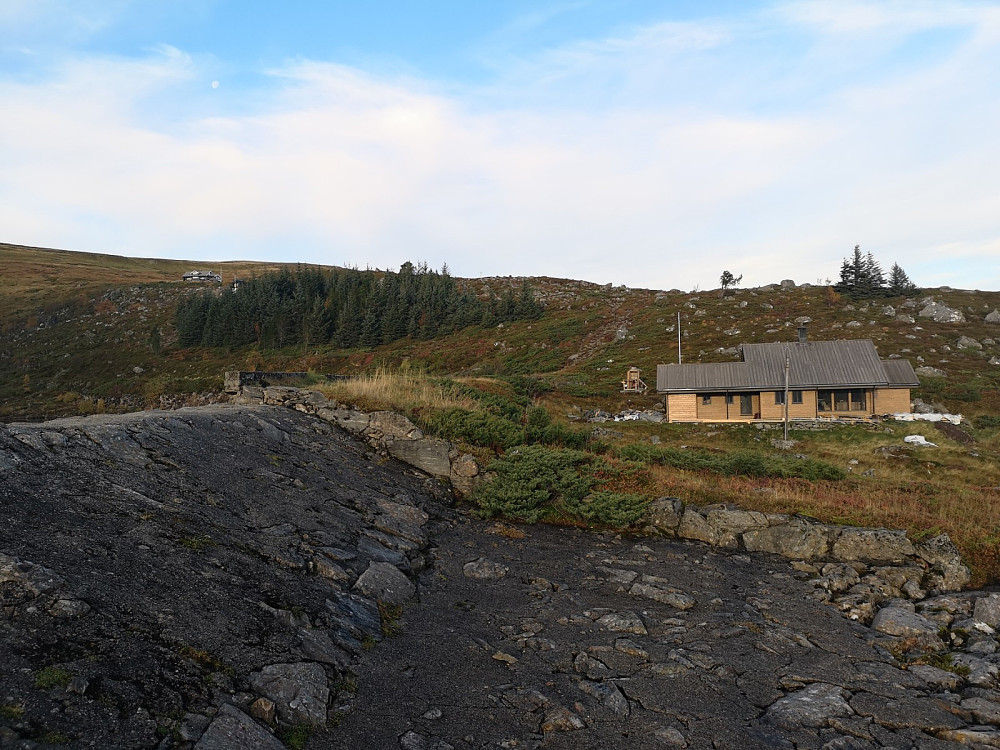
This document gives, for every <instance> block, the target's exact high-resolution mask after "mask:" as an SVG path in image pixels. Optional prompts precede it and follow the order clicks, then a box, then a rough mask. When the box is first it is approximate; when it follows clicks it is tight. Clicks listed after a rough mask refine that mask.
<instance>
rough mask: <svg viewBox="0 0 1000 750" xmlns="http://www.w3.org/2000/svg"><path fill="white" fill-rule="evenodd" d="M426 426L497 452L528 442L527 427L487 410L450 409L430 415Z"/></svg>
mask: <svg viewBox="0 0 1000 750" xmlns="http://www.w3.org/2000/svg"><path fill="white" fill-rule="evenodd" d="M426 426H427V428H428V429H429V430H430V431H431V432H433V433H434V434H435V435H439V436H440V437H443V438H445V439H447V440H461V441H463V442H466V443H469V444H470V445H479V446H483V447H486V448H492V449H493V450H495V451H500V450H503V449H504V448H510V447H512V446H515V445H520V444H521V443H523V442H524V429H523V428H522V427H521V426H520V425H517V424H514V423H513V422H511V421H510V420H508V419H504V418H503V417H499V416H495V415H493V414H490V413H488V412H485V411H469V410H468V409H457V408H456V409H448V410H447V411H443V412H437V413H435V414H432V415H431V416H430V417H428V418H427V420H426Z"/></svg>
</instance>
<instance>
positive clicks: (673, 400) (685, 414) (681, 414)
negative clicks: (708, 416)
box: [667, 393, 698, 422]
mask: <svg viewBox="0 0 1000 750" xmlns="http://www.w3.org/2000/svg"><path fill="white" fill-rule="evenodd" d="M696 399H697V397H696V396H695V395H694V394H693V393H671V394H668V395H667V421H668V422H695V421H697V420H698V406H697V401H696Z"/></svg>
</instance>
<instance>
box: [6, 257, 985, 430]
mask: <svg viewBox="0 0 1000 750" xmlns="http://www.w3.org/2000/svg"><path fill="white" fill-rule="evenodd" d="M0 267H2V268H3V269H4V284H3V285H2V286H0V317H2V320H3V326H2V330H0V362H3V363H4V367H3V368H2V371H0V419H12V418H26V419H40V418H45V417H52V416H59V415H67V414H76V413H81V412H87V411H101V410H108V411H121V410H128V409H135V408H141V407H145V406H153V405H158V404H159V403H161V397H162V398H164V399H165V401H166V402H169V403H177V402H178V400H181V401H183V400H185V399H187V400H192V401H195V400H197V395H198V394H210V393H212V392H214V391H217V390H219V386H220V385H221V374H222V372H223V371H224V370H226V369H272V370H282V369H284V370H312V371H316V372H330V373H341V374H357V373H359V372H364V371H367V370H370V369H371V368H372V366H373V365H388V366H390V367H392V366H398V365H400V364H401V363H404V362H406V363H407V364H408V365H409V366H410V367H416V368H417V369H421V370H426V371H428V372H430V373H435V374H442V375H452V376H456V375H467V376H511V375H529V376H536V377H541V378H543V379H544V380H545V381H546V382H545V387H546V390H550V391H551V392H550V394H549V396H548V397H547V398H548V400H549V402H550V403H552V404H553V405H557V406H558V407H559V408H563V407H567V408H568V407H571V406H577V407H579V408H581V409H584V408H593V407H601V408H604V409H609V410H616V409H617V408H620V407H622V406H625V405H627V404H632V405H636V406H642V407H643V408H645V407H648V406H650V405H652V404H653V403H654V402H655V398H654V397H652V396H647V397H622V396H621V395H620V394H619V393H618V391H619V387H618V383H619V381H620V380H621V378H622V377H623V376H624V371H625V368H626V367H628V366H631V365H635V366H638V367H640V368H642V370H643V372H644V375H645V377H646V379H647V382H648V383H650V384H652V382H653V380H654V379H655V368H656V365H657V364H659V363H663V362H671V361H676V358H677V345H676V335H677V334H676V328H675V325H676V317H677V313H678V312H680V313H681V315H682V329H683V347H684V352H683V353H684V360H685V361H686V362H695V361H702V362H711V361H726V360H732V359H733V358H734V357H735V356H736V350H735V348H734V347H736V346H738V345H739V344H740V343H743V342H751V341H755V342H767V341H780V340H788V339H790V338H792V337H793V336H794V329H795V326H796V325H797V322H796V321H797V320H800V319H803V318H808V319H809V322H808V327H809V335H810V337H811V338H813V339H827V338H862V337H864V338H871V339H872V340H873V341H874V342H875V344H876V346H877V347H878V349H879V352H880V354H881V356H883V357H890V356H902V357H905V358H907V359H909V360H910V361H911V362H912V363H913V364H914V366H920V365H927V366H933V367H936V368H939V369H940V370H942V371H943V372H945V373H946V376H945V377H941V378H930V379H925V381H924V383H923V384H922V387H921V389H919V390H917V391H916V392H915V393H914V396H916V397H920V398H923V399H924V400H926V401H933V402H936V403H940V405H942V406H945V407H946V408H948V409H949V410H952V411H956V412H962V413H964V414H967V415H975V414H981V413H983V414H988V413H994V414H995V413H997V412H998V411H1000V366H998V365H991V364H989V362H990V360H991V359H993V358H996V357H1000V344H998V343H995V342H996V341H997V339H998V338H1000V324H991V323H987V322H986V321H985V317H986V315H987V314H988V313H990V312H991V311H993V310H994V309H996V308H998V307H1000V292H989V291H964V290H952V289H926V290H923V291H921V292H920V293H919V294H917V295H914V296H913V297H911V298H889V299H885V300H879V301H877V302H875V303H870V304H866V303H863V302H862V303H851V302H850V301H848V300H843V299H838V298H837V296H836V295H834V294H832V293H831V292H830V291H829V290H828V289H827V288H826V287H816V286H809V285H800V286H798V287H796V288H789V289H786V288H783V287H781V286H779V285H773V286H771V287H765V288H760V289H745V290H744V289H739V290H736V291H735V292H731V293H730V294H728V295H727V296H725V297H723V296H721V294H720V291H719V290H714V291H704V292H692V293H685V292H681V291H679V290H670V291H656V290H646V289H627V288H623V287H612V286H610V285H607V286H601V285H598V284H594V283H589V282H584V281H573V280H567V279H553V278H535V279H529V282H530V284H531V285H532V287H533V288H534V290H535V292H536V295H537V296H538V298H539V299H540V300H541V301H542V302H543V303H544V305H545V314H544V316H543V318H542V319H541V320H539V321H530V322H527V321H526V322H519V323H513V324H508V325H505V326H503V327H497V328H490V329H482V328H478V327H472V328H467V329H464V330H462V331H460V332H458V333H455V334H452V335H450V336H447V337H444V338H438V339H433V340H428V341H414V340H411V339H404V340H401V341H398V342H395V343H393V344H390V345H386V346H380V347H375V348H360V349H359V348H356V349H348V350H343V349H338V348H336V347H333V346H308V347H306V346H299V347H294V348H285V349H280V350H260V349H258V348H256V347H244V348H240V349H234V350H227V349H204V348H181V347H179V346H178V344H177V336H176V331H175V330H174V327H173V314H174V310H175V309H176V306H177V304H178V302H179V301H180V300H182V299H185V298H186V297H188V296H189V295H192V294H197V293H198V292H199V291H201V290H202V289H203V288H204V287H202V286H200V285H198V284H185V283H184V282H182V281H180V277H181V274H183V273H184V272H186V271H189V270H192V269H193V268H200V269H201V268H205V269H207V268H211V269H212V270H215V271H218V272H220V273H222V275H223V277H224V280H225V281H226V282H229V281H231V280H232V278H233V277H235V276H240V277H244V278H246V277H250V276H252V275H254V274H262V273H265V272H266V271H269V270H274V269H276V268H278V267H279V266H277V265H275V264H263V263H250V262H229V263H208V264H207V263H203V262H199V261H175V260H147V259H134V258H123V257H119V256H109V255H94V254H87V253H73V252H67V251H61V250H46V249H39V248H27V247H21V246H13V245H0ZM521 281H522V280H521V279H520V278H514V277H506V278H487V279H472V280H465V281H464V283H465V284H467V285H468V286H470V287H471V288H473V289H475V290H476V291H477V292H478V293H481V294H482V293H493V294H499V293H501V292H502V291H504V290H507V289H511V290H516V289H518V288H519V287H520V285H521ZM713 281H714V279H712V278H710V279H707V280H706V283H707V284H711V283H713ZM927 297H932V298H933V299H934V300H935V301H937V302H941V303H943V304H945V305H947V306H949V307H951V308H954V309H956V310H959V311H961V312H962V313H963V315H964V317H965V320H966V322H964V323H938V322H934V321H933V320H930V319H927V318H921V317H919V316H918V310H919V309H921V308H922V307H923V306H924V305H923V304H922V302H921V300H923V299H925V298H927ZM890 308H891V309H890ZM890 313H891V314H890ZM962 336H966V337H969V338H971V339H975V340H976V342H977V343H978V344H979V345H980V347H981V348H978V347H977V348H969V349H960V348H958V340H959V338H960V337H962ZM991 342H993V343H991ZM203 398H207V396H203Z"/></svg>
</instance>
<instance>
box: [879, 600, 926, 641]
mask: <svg viewBox="0 0 1000 750" xmlns="http://www.w3.org/2000/svg"><path fill="white" fill-rule="evenodd" d="M871 626H872V629H873V630H877V631H878V632H880V633H885V634H886V635H900V636H925V635H932V636H937V633H938V630H939V628H940V626H939V625H938V623H936V622H934V621H932V620H928V619H927V618H926V617H923V616H922V615H918V614H917V613H916V612H911V611H909V610H908V609H903V608H902V607H885V608H883V609H880V610H879V611H878V614H876V615H875V619H874V620H872V625H871Z"/></svg>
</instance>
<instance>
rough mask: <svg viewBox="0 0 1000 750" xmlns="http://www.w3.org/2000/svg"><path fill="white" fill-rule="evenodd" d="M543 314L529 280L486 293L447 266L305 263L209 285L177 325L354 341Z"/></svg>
mask: <svg viewBox="0 0 1000 750" xmlns="http://www.w3.org/2000/svg"><path fill="white" fill-rule="evenodd" d="M541 315H542V307H541V305H540V304H539V303H538V302H537V301H536V300H535V297H534V293H533V291H532V289H531V287H530V286H529V285H528V284H527V282H525V283H524V284H522V286H521V289H520V291H519V292H517V293H515V292H513V291H512V290H507V291H505V292H504V293H503V294H502V295H500V296H499V297H496V296H490V297H489V298H487V299H481V298H480V297H478V296H476V295H475V294H474V293H472V292H471V291H469V290H468V289H463V288H462V286H461V285H460V284H459V283H458V282H456V280H455V279H454V278H452V277H451V276H450V275H449V274H448V271H447V268H444V269H442V270H441V271H434V270H431V269H428V267H427V265H426V264H423V263H421V264H419V265H416V266H415V265H414V264H412V263H409V262H407V263H404V264H403V265H402V266H401V267H400V269H399V271H398V272H384V273H383V272H376V271H360V270H357V269H351V268H334V269H319V268H308V267H299V268H298V269H296V270H295V271H294V272H292V271H288V270H282V271H280V272H277V273H269V274H266V275H264V276H261V277H259V278H253V279H251V280H250V281H248V282H246V283H245V284H244V285H243V286H241V287H240V288H239V289H236V290H232V289H229V288H226V289H223V290H222V291H221V293H220V292H219V291H217V290H206V291H204V292H202V293H201V294H198V295H195V296H193V297H190V298H188V299H187V300H185V301H183V302H182V303H181V304H180V305H178V308H177V315H176V318H175V325H176V327H177V332H178V337H179V343H180V344H181V346H247V345H257V346H259V347H261V348H280V347H284V346H294V345H297V344H304V345H321V344H333V345H335V346H338V347H343V348H350V347H356V346H365V347H368V346H378V345H380V344H387V343H390V342H392V341H397V340H399V339H403V338H407V337H409V338H414V339H432V338H435V337H437V336H444V335H447V334H449V333H453V332H454V331H458V330H460V329H462V328H466V327H468V326H495V325H497V324H499V323H510V322H513V321H515V320H533V319H537V318H539V317H541Z"/></svg>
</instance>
